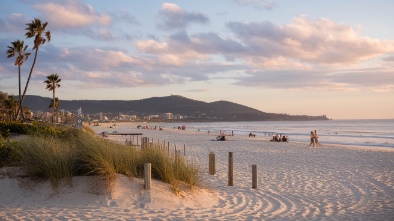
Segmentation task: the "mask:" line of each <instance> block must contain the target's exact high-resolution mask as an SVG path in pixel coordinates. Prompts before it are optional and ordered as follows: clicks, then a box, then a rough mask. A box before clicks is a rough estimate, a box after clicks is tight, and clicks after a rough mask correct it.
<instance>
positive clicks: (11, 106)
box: [3, 96, 18, 121]
mask: <svg viewBox="0 0 394 221" xmlns="http://www.w3.org/2000/svg"><path fill="white" fill-rule="evenodd" d="M3 105H4V108H5V109H6V113H7V114H8V116H9V120H10V121H12V120H13V119H14V116H15V114H16V108H17V106H18V102H17V101H16V100H15V97H14V96H9V97H8V99H7V100H4V101H3Z"/></svg>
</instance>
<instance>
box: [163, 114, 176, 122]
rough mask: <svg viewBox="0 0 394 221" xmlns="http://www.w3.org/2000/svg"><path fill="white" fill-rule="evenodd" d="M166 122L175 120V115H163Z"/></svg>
mask: <svg viewBox="0 0 394 221" xmlns="http://www.w3.org/2000/svg"><path fill="white" fill-rule="evenodd" d="M162 117H163V119H164V120H170V119H174V115H173V114H172V113H165V114H163V115H162Z"/></svg>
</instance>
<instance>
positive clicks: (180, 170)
mask: <svg viewBox="0 0 394 221" xmlns="http://www.w3.org/2000/svg"><path fill="white" fill-rule="evenodd" d="M36 131H40V132H42V133H40V134H37V133H31V135H30V136H29V137H28V138H26V139H23V140H21V141H19V143H18V144H17V145H16V146H17V147H16V148H14V149H15V150H16V153H17V154H18V157H17V158H16V159H19V162H18V163H19V164H21V165H23V166H24V167H26V169H27V171H28V173H29V175H31V176H32V177H38V178H43V179H49V180H50V182H51V184H52V187H53V188H54V189H57V187H58V186H59V183H60V180H61V179H63V178H65V179H66V180H67V181H69V183H70V184H71V182H72V177H73V176H77V175H94V176H99V177H100V178H101V179H102V180H105V181H106V187H107V190H110V188H111V186H112V184H113V181H114V180H115V178H116V176H117V175H118V174H123V175H126V176H129V177H143V175H144V174H143V173H144V163H151V167H152V177H153V178H154V179H158V180H161V181H163V182H167V183H169V184H170V185H171V186H172V188H173V189H174V191H175V192H177V191H179V184H187V185H188V186H189V187H193V186H196V185H198V170H197V167H196V166H194V165H190V164H188V163H187V162H186V160H185V159H184V157H183V156H181V155H176V157H174V156H170V155H168V154H167V153H166V152H165V151H164V150H161V149H160V148H159V147H158V146H155V145H150V146H149V147H145V148H142V149H141V150H139V149H137V148H135V147H130V146H125V145H123V144H120V143H116V142H113V141H110V140H107V139H104V138H101V137H98V136H96V135H95V133H94V131H93V130H92V129H90V128H83V129H75V128H62V127H54V128H43V129H37V130H36ZM2 143H4V142H3V141H2ZM10 150H11V149H10Z"/></svg>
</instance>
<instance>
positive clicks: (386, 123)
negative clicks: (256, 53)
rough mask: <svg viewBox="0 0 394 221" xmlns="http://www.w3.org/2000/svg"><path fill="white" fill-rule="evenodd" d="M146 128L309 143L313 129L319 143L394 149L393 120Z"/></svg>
mask: <svg viewBox="0 0 394 221" xmlns="http://www.w3.org/2000/svg"><path fill="white" fill-rule="evenodd" d="M147 125H149V126H157V127H159V126H160V127H164V128H169V127H178V126H182V125H185V126H186V130H195V131H202V132H203V131H206V132H208V131H210V133H212V134H219V132H220V131H221V130H222V131H225V132H226V133H227V134H231V133H233V134H234V135H235V136H236V135H248V134H249V133H251V132H252V133H254V134H256V136H267V138H268V137H272V135H275V134H282V135H285V136H288V137H289V139H290V141H298V142H309V140H310V139H309V136H310V132H311V131H312V130H316V131H317V133H318V135H319V142H320V143H321V144H339V145H351V146H372V147H391V148H394V119H386V120H327V121H248V122H204V123H148V124H147Z"/></svg>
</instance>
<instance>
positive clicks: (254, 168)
mask: <svg viewBox="0 0 394 221" xmlns="http://www.w3.org/2000/svg"><path fill="white" fill-rule="evenodd" d="M252 188H253V189H257V165H256V164H253V165H252Z"/></svg>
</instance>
